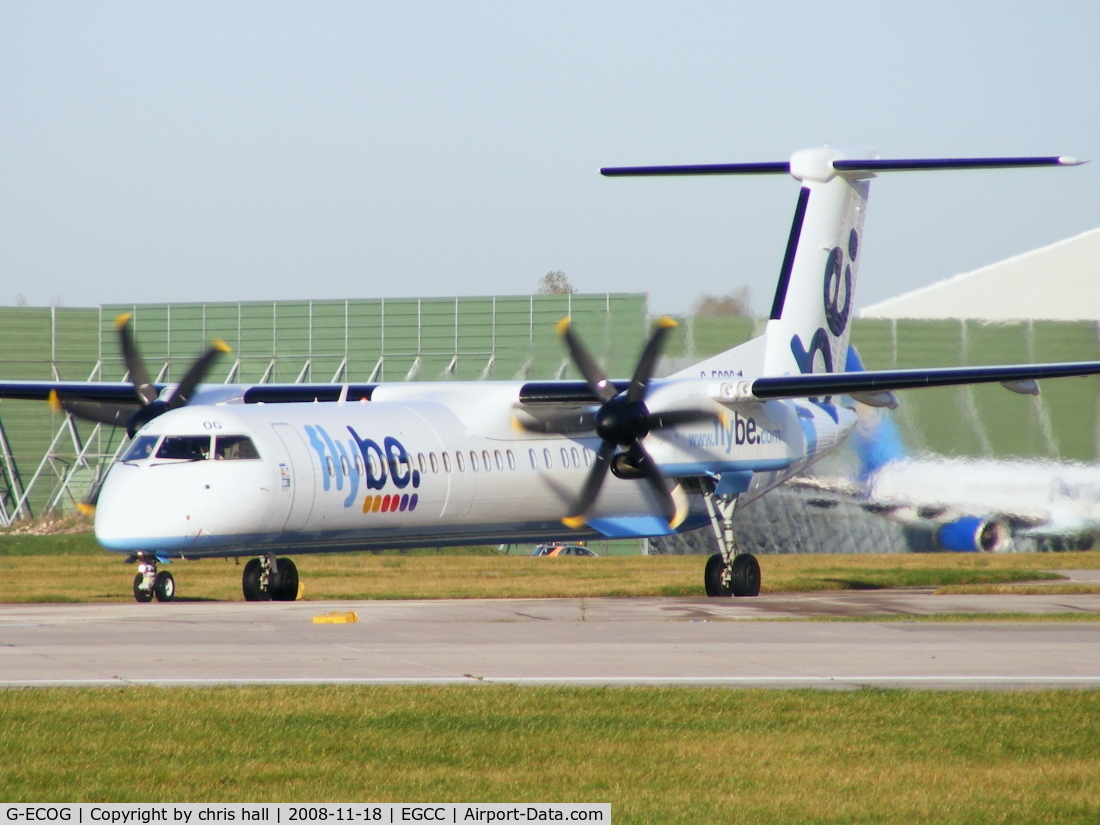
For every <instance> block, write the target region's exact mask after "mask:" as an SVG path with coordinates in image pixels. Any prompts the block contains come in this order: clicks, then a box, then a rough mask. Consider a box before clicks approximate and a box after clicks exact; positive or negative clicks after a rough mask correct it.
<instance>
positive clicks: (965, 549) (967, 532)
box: [935, 516, 1012, 553]
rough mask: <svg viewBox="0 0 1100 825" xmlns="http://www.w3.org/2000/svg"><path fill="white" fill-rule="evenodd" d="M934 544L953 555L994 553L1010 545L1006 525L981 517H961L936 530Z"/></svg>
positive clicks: (1010, 536)
mask: <svg viewBox="0 0 1100 825" xmlns="http://www.w3.org/2000/svg"><path fill="white" fill-rule="evenodd" d="M935 537H936V544H938V545H939V547H940V549H942V550H950V551H951V552H954V553H996V552H1003V551H1005V550H1007V549H1008V548H1009V547H1010V546H1011V544H1012V533H1011V531H1010V530H1009V528H1008V525H1007V524H1005V523H1004V522H1001V521H997V520H996V519H988V518H982V517H981V516H963V517H961V518H957V519H955V520H954V521H949V522H946V523H944V524H941V525H940V526H939V527H937V528H936V533H935Z"/></svg>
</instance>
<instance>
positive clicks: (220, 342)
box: [210, 338, 233, 352]
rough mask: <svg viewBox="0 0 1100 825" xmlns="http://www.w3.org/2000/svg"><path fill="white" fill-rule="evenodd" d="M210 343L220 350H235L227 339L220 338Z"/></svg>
mask: <svg viewBox="0 0 1100 825" xmlns="http://www.w3.org/2000/svg"><path fill="white" fill-rule="evenodd" d="M210 345H211V346H212V347H213V348H214V349H216V350H217V351H218V352H232V351H233V348H232V347H231V346H229V344H227V343H225V341H223V340H222V339H221V338H218V339H217V340H216V341H213V342H211V344H210Z"/></svg>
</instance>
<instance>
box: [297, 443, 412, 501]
mask: <svg viewBox="0 0 1100 825" xmlns="http://www.w3.org/2000/svg"><path fill="white" fill-rule="evenodd" d="M347 431H348V434H349V435H350V436H351V438H349V439H347V440H346V441H345V440H342V439H340V438H333V437H331V436H330V435H329V434H328V432H327V431H326V430H325V428H324V427H321V426H316V427H314V426H309V425H306V427H305V432H306V436H308V438H309V443H310V446H312V447H313V449H314V451H315V452H316V453H317V459H318V461H320V464H321V484H322V487H323V488H324V489H325V490H328V489H330V488H331V487H332V486H333V484H335V486H336V489H337V490H340V491H342V490H343V489H344V484H345V482H346V483H347V486H348V494H347V497H346V498H345V499H344V506H345V507H351V506H352V505H353V504H354V503H355V502H356V500H357V499H358V496H359V477H360V467H362V475H363V477H364V482H365V484H366V486H367V489H368V490H381V489H383V488H384V487H386V485H387V484H390V483H392V484H393V486H394V487H396V488H397V489H398V490H404V489H405V488H407V487H409V486H412V487H413V488H416V487H419V486H420V471H419V470H416V469H414V468H413V465H412V461H411V459H410V457H409V451H408V450H406V449H405V445H404V444H402V443H401V442H400V441H398V440H397V439H396V438H393V437H391V436H386V437H385V438H383V439H382V443H381V444H379V443H378V442H377V441H375V440H374V439H371V438H363V437H362V436H360V435H359V433H357V432H356V431H355V430H354V429H353V428H352V427H348V428H347ZM375 509H377V508H375ZM395 509H396V508H395ZM401 509H402V510H403V509H405V508H404V507H402V508H401ZM364 512H366V510H364Z"/></svg>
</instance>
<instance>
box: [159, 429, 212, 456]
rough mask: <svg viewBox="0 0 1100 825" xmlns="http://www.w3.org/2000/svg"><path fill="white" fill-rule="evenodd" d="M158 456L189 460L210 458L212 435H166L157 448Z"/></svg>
mask: <svg viewBox="0 0 1100 825" xmlns="http://www.w3.org/2000/svg"><path fill="white" fill-rule="evenodd" d="M157 458H180V459H186V460H188V461H202V460H203V459H206V458H210V436H208V435H166V436H165V437H164V441H163V442H161V445H160V449H159V450H157Z"/></svg>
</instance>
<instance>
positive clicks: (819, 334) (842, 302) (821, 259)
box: [601, 147, 1081, 377]
mask: <svg viewBox="0 0 1100 825" xmlns="http://www.w3.org/2000/svg"><path fill="white" fill-rule="evenodd" d="M1080 162H1081V161H1078V160H1077V159H1075V158H1071V157H1015V158H940V159H923V158H919V159H903V160H889V159H887V160H883V159H880V158H878V157H876V156H875V152H874V151H872V150H864V151H860V152H848V151H842V150H839V149H831V148H828V147H826V148H823V149H806V150H803V151H800V152H795V153H794V154H793V155H792V156H791V159H790V161H787V162H779V163H733V164H716V165H701V166H648V167H618V168H609V169H603V170H601V172H602V173H603V174H604V175H608V176H611V177H622V176H666V175H759V174H783V173H787V174H790V175H791V177H793V178H794V179H795V180H797V181H798V182H799V183H800V190H799V194H798V202H797V205H796V207H795V213H794V220H793V222H792V224H791V232H790V236H789V237H788V240H787V248H786V251H785V253H784V255H783V263H782V266H781V267H780V271H779V283H778V284H777V286H776V290H775V296H774V298H773V300H772V305H771V311H770V313H769V315H768V325H767V329H766V331H765V333H764V336H763V338H764V340H765V342H766V343H765V344H763V346H762V348H761V347H760V346H756V345H754V346H753V347H750V348H748V349H744V347H745V346H746V345H742V347H741V348H735V349H733V350H729V351H727V352H726V353H723V354H722V355H719V356H715V357H714V358H710V359H708V360H707V361H705V362H703V364H700V365H696V366H695V367H693V368H690V369H687V370H683V371H682V372H681V373H679V374H678V375H679V376H682V377H686V376H691V375H694V376H698V375H700V374H703V375H704V376H707V377H709V376H710V375H711V374H712V373H713V374H714V375H716V376H717V375H722V374H724V373H726V374H736V373H737V372H738V371H741V370H745V371H747V370H752V371H754V372H755V371H756V370H759V372H758V374H759V375H762V376H781V375H805V374H810V373H823V372H829V373H831V372H842V371H843V367H844V365H845V363H846V359H847V352H848V334H849V329H850V321H851V318H852V314H853V296H854V294H855V287H856V275H857V271H858V269H859V260H860V251H861V248H862V242H863V222H864V217H865V215H866V212H867V193H868V188H869V184H870V179H871V178H873V177H875V176H876V175H877V174H878V173H880V172H904V171H931V170H947V169H1012V168H1021V167H1028V166H1076V165H1078V164H1079V163H1080ZM701 368H702V369H701Z"/></svg>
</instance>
